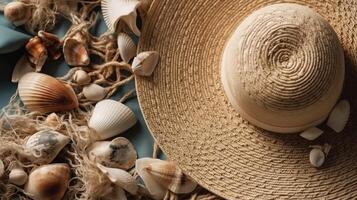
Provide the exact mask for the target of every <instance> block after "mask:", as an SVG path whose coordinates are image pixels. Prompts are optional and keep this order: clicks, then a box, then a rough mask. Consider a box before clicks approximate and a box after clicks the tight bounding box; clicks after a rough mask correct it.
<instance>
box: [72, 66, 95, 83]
mask: <svg viewBox="0 0 357 200" xmlns="http://www.w3.org/2000/svg"><path fill="white" fill-rule="evenodd" d="M73 81H74V82H75V83H77V84H79V85H87V84H89V83H90V82H91V81H92V79H91V78H90V76H89V75H88V73H87V72H85V71H84V70H81V69H79V70H77V71H76V72H75V73H74V75H73Z"/></svg>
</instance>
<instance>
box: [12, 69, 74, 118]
mask: <svg viewBox="0 0 357 200" xmlns="http://www.w3.org/2000/svg"><path fill="white" fill-rule="evenodd" d="M18 90H19V96H20V98H21V100H22V102H23V103H24V104H25V106H26V108H27V109H28V110H30V111H37V112H40V113H49V112H58V111H66V110H71V109H74V108H77V107H78V100H77V96H76V94H75V93H74V91H73V89H72V88H71V87H70V86H68V85H66V84H63V83H62V82H60V81H59V80H57V79H55V78H53V77H51V76H48V75H46V74H41V73H34V72H30V73H27V74H25V75H24V76H23V77H22V78H21V79H20V81H19V85H18Z"/></svg>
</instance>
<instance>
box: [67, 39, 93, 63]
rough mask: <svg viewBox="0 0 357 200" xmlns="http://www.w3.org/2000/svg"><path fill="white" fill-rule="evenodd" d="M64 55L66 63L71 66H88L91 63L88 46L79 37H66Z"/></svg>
mask: <svg viewBox="0 0 357 200" xmlns="http://www.w3.org/2000/svg"><path fill="white" fill-rule="evenodd" d="M63 55H64V58H65V60H66V63H67V64H68V65H71V66H87V65H89V63H90V58H89V53H88V49H87V46H86V45H85V43H83V42H81V41H78V40H77V39H73V38H68V39H66V41H65V42H64V45H63Z"/></svg>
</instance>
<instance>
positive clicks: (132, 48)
mask: <svg viewBox="0 0 357 200" xmlns="http://www.w3.org/2000/svg"><path fill="white" fill-rule="evenodd" d="M117 41H118V49H119V53H120V56H121V58H122V59H123V61H124V62H126V63H129V62H130V60H131V59H132V58H134V57H135V55H136V49H137V46H136V44H135V43H134V41H133V39H131V37H130V36H129V35H128V34H126V33H119V34H118V40H117Z"/></svg>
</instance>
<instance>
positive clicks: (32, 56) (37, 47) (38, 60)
mask: <svg viewBox="0 0 357 200" xmlns="http://www.w3.org/2000/svg"><path fill="white" fill-rule="evenodd" d="M26 51H27V53H28V55H29V57H28V58H29V60H30V61H31V63H33V64H34V65H35V68H36V71H37V72H39V71H41V69H42V67H43V65H44V64H45V62H46V60H47V58H48V52H47V49H46V46H45V44H44V42H43V41H42V40H41V39H40V38H39V37H38V36H35V37H33V38H31V39H30V41H29V42H28V43H27V44H26Z"/></svg>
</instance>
